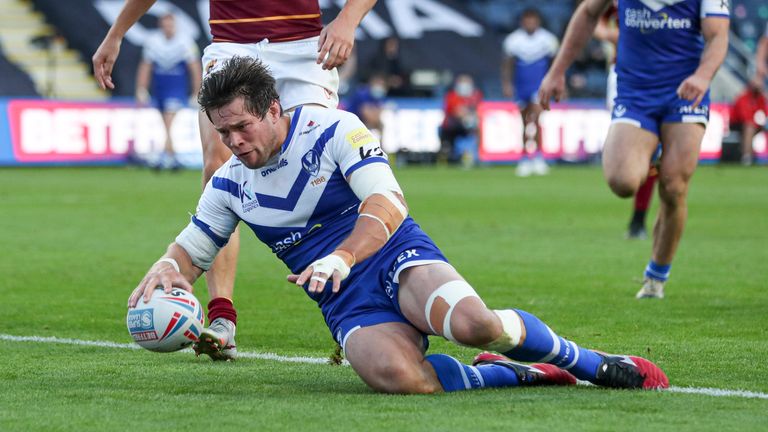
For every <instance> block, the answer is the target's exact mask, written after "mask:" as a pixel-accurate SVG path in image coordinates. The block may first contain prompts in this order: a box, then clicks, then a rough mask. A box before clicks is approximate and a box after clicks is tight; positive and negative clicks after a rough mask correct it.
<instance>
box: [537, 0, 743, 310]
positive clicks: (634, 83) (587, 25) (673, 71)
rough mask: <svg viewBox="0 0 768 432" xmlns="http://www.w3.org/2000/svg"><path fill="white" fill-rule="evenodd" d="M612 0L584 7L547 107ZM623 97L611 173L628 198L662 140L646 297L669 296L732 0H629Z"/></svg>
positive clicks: (590, 1) (609, 155)
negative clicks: (666, 293) (666, 285)
mask: <svg viewBox="0 0 768 432" xmlns="http://www.w3.org/2000/svg"><path fill="white" fill-rule="evenodd" d="M610 4H611V0H585V1H584V2H583V3H581V4H580V5H579V7H578V8H577V9H576V11H575V12H574V15H573V17H572V18H571V22H570V23H569V24H568V29H567V31H566V34H565V38H564V39H563V49H562V50H560V52H559V53H558V55H557V57H556V58H555V61H554V62H553V64H552V67H551V68H550V70H549V72H547V76H546V77H545V78H544V81H543V83H542V85H541V90H540V96H541V103H542V105H543V106H544V108H545V109H546V108H548V107H549V100H550V98H554V99H555V100H559V99H560V98H561V97H562V96H563V93H564V92H565V71H566V69H568V67H569V66H570V64H571V63H572V62H573V60H574V57H575V56H576V55H577V54H578V53H579V52H581V50H582V49H583V48H584V45H585V44H586V42H587V41H588V40H589V38H590V37H591V36H592V33H593V32H594V30H595V26H596V25H597V22H598V20H599V19H600V16H601V15H602V14H603V12H604V11H605V10H606V9H607V8H608V7H609V6H610ZM619 17H620V19H619V44H618V55H617V58H616V73H617V75H618V95H617V97H616V104H615V106H614V108H613V113H612V117H613V120H612V123H611V127H610V129H609V130H608V137H607V138H606V142H605V146H604V149H603V171H604V174H605V178H606V180H607V182H608V185H609V186H610V188H611V190H612V191H613V192H614V193H615V194H616V195H618V196H620V197H630V196H632V195H634V194H635V193H636V192H637V190H638V188H639V187H640V185H641V184H642V183H643V181H644V180H645V178H646V177H647V176H648V161H649V160H651V158H652V157H653V153H654V152H655V151H656V148H657V147H658V143H659V139H661V143H662V146H663V154H664V157H663V158H662V159H661V161H660V165H659V197H660V198H661V205H660V209H659V216H658V218H657V220H656V225H655V227H654V229H653V253H652V256H651V259H650V261H649V262H648V265H647V266H646V269H645V278H644V281H643V286H642V288H641V289H640V291H639V292H638V293H637V295H636V297H637V298H663V297H664V283H665V282H666V280H667V278H668V277H669V273H670V269H671V268H672V259H673V258H674V255H675V252H676V250H677V246H678V244H679V242H680V237H681V236H682V234H683V227H684V226H685V221H686V219H687V216H688V207H687V203H686V196H687V194H688V182H689V181H690V179H691V176H693V173H694V171H695V170H696V165H697V164H698V160H699V150H700V146H701V140H702V138H703V137H704V129H705V127H706V124H707V121H708V119H709V84H710V82H711V81H712V78H713V77H714V75H715V72H716V71H717V69H718V68H719V67H720V64H721V63H722V62H723V59H724V58H725V54H726V52H727V51H728V26H729V22H730V21H729V12H728V2H727V1H723V0H677V1H675V0H666V1H659V0H619Z"/></svg>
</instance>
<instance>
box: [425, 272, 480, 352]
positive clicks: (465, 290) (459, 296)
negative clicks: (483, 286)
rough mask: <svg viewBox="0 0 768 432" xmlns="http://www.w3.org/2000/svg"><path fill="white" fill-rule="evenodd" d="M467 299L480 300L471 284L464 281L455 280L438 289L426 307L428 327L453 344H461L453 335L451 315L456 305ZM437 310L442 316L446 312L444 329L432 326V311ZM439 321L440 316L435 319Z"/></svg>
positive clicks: (428, 300) (443, 322)
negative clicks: (474, 298)
mask: <svg viewBox="0 0 768 432" xmlns="http://www.w3.org/2000/svg"><path fill="white" fill-rule="evenodd" d="M467 297H476V298H478V299H479V298H480V296H478V295H477V293H476V292H475V290H474V289H473V288H472V286H471V285H470V284H468V283H467V282H465V281H463V280H455V281H450V282H447V283H445V284H443V285H441V286H440V288H438V289H436V290H435V291H434V292H433V293H432V295H430V296H429V298H428V299H427V304H426V305H425V306H424V316H425V318H426V319H427V325H429V329H430V330H432V333H434V334H438V335H439V334H442V335H443V337H444V338H446V339H448V340H449V341H451V342H456V343H459V342H458V341H457V340H456V339H454V337H453V334H452V333H451V315H452V314H453V309H454V308H455V307H456V305H457V304H458V303H459V302H460V301H461V300H463V299H465V298H467ZM433 308H435V313H436V314H438V315H439V314H440V313H441V312H442V311H445V317H444V318H443V320H442V323H438V325H439V324H442V328H440V327H438V328H435V325H433V324H432V309H433ZM435 318H436V319H439V316H436V317H435Z"/></svg>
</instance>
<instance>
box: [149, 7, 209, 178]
mask: <svg viewBox="0 0 768 432" xmlns="http://www.w3.org/2000/svg"><path fill="white" fill-rule="evenodd" d="M158 24H159V28H160V32H158V33H156V34H153V35H152V36H150V37H148V38H147V41H146V42H145V44H144V49H143V52H142V56H141V63H139V68H138V71H137V73H136V101H137V102H138V103H140V104H143V105H146V104H148V103H149V102H150V96H151V98H152V103H153V104H154V105H155V107H156V108H157V109H158V110H160V112H161V113H162V115H163V123H164V124H165V130H166V139H165V147H164V149H163V152H162V153H161V154H160V157H159V159H158V160H157V161H155V165H154V166H155V168H156V169H163V168H169V169H173V170H176V169H179V168H180V167H181V165H180V164H179V162H178V161H177V160H176V155H175V152H174V150H173V140H172V137H171V124H173V119H174V117H176V113H177V112H178V111H179V110H180V109H181V108H183V107H185V106H187V101H189V100H190V99H194V98H196V97H197V92H198V91H199V90H200V80H201V69H200V60H199V55H200V53H199V51H198V49H197V43H196V42H195V41H194V40H193V39H192V38H189V37H187V36H186V35H182V34H179V33H178V32H177V31H176V20H175V18H174V16H173V14H170V13H169V14H165V15H163V16H162V17H160V19H159V22H158ZM150 88H151V90H149V89H150Z"/></svg>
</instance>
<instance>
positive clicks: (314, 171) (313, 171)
mask: <svg viewBox="0 0 768 432" xmlns="http://www.w3.org/2000/svg"><path fill="white" fill-rule="evenodd" d="M301 167H302V168H304V171H306V172H307V173H308V174H309V175H311V176H312V177H317V175H318V174H320V155H319V154H318V153H317V151H315V149H311V150H309V151H308V152H306V153H304V156H302V157H301Z"/></svg>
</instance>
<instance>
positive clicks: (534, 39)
mask: <svg viewBox="0 0 768 432" xmlns="http://www.w3.org/2000/svg"><path fill="white" fill-rule="evenodd" d="M557 47H558V42H557V38H556V37H555V35H553V34H552V33H550V32H549V31H547V30H546V29H544V28H542V27H541V15H540V14H539V11H537V10H535V9H526V10H525V11H523V13H522V14H521V15H520V28H518V29H517V30H515V31H514V32H512V33H511V34H510V35H508V36H507V37H506V38H505V39H504V44H503V52H504V58H503V60H502V63H501V86H502V91H503V92H504V97H507V98H514V100H515V101H516V103H517V104H518V106H520V108H521V114H522V117H523V125H524V127H523V155H522V157H521V159H520V163H519V164H518V166H517V171H516V172H517V175H518V176H520V177H527V176H529V175H531V174H539V175H544V174H547V173H548V172H549V168H548V167H547V163H546V162H545V161H544V156H543V155H542V154H541V137H540V135H541V134H540V127H539V114H540V113H541V105H539V103H538V97H537V94H538V90H539V85H540V84H541V80H542V79H543V78H544V75H545V74H546V73H547V68H548V67H549V63H550V61H551V60H552V57H554V55H555V53H556V52H557Z"/></svg>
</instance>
